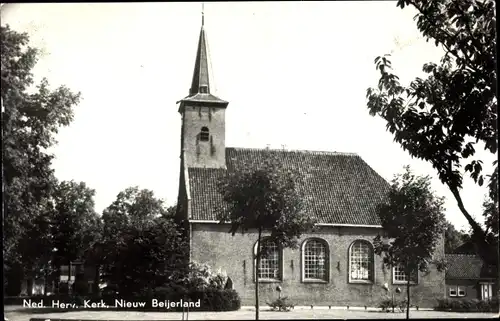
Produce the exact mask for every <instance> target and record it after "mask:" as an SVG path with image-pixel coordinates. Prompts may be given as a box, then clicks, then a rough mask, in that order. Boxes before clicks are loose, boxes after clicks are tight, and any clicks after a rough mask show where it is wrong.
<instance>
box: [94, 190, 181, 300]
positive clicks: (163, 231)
mask: <svg viewBox="0 0 500 321" xmlns="http://www.w3.org/2000/svg"><path fill="white" fill-rule="evenodd" d="M172 213H175V209H172V208H166V207H165V206H164V204H163V201H162V200H160V199H157V198H156V197H155V196H154V194H153V192H152V191H150V190H146V189H143V190H139V188H138V187H130V188H127V189H125V190H124V191H122V192H120V193H119V194H118V196H117V199H116V200H115V201H114V202H113V203H112V204H111V205H110V206H109V207H108V208H106V209H105V210H104V213H103V222H104V226H103V228H104V229H103V239H102V242H103V246H104V250H103V252H104V265H105V266H104V270H105V279H106V280H107V281H109V282H110V283H111V284H115V285H118V286H119V289H120V292H121V293H124V294H133V293H138V292H140V291H143V290H144V289H154V288H155V287H159V286H163V285H165V283H167V282H168V280H169V276H170V275H172V274H173V272H176V271H178V270H180V269H181V267H182V264H183V263H184V261H185V258H186V257H188V255H187V250H188V246H187V243H186V240H185V239H184V238H183V237H182V235H183V234H182V230H181V228H180V227H179V226H178V225H176V224H175V222H174V217H173V215H172Z"/></svg>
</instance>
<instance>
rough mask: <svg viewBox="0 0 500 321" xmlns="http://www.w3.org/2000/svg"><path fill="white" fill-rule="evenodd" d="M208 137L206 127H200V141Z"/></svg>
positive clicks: (205, 140) (208, 133)
mask: <svg viewBox="0 0 500 321" xmlns="http://www.w3.org/2000/svg"><path fill="white" fill-rule="evenodd" d="M209 138H210V132H209V131H208V127H201V132H200V140H201V141H202V142H208V139H209Z"/></svg>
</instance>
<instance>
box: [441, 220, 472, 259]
mask: <svg viewBox="0 0 500 321" xmlns="http://www.w3.org/2000/svg"><path fill="white" fill-rule="evenodd" d="M444 235H445V242H444V252H445V253H453V252H454V251H455V249H456V248H458V247H459V246H461V245H462V244H463V243H464V242H465V241H466V240H467V235H466V233H464V232H461V231H457V229H456V228H455V226H454V225H453V224H451V223H450V222H448V221H447V222H446V230H445V234H444Z"/></svg>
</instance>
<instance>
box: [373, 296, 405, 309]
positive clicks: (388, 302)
mask: <svg viewBox="0 0 500 321" xmlns="http://www.w3.org/2000/svg"><path fill="white" fill-rule="evenodd" d="M393 304H394V312H404V311H405V310H406V300H398V299H394V302H393V301H392V298H385V299H383V300H382V301H380V303H379V305H378V307H379V308H380V309H382V311H385V312H392V305H393Z"/></svg>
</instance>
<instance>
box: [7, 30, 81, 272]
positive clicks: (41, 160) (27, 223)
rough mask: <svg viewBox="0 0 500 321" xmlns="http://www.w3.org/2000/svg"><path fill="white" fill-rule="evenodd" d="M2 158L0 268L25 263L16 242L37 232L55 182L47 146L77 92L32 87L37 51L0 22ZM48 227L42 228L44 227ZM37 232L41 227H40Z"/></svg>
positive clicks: (67, 120) (16, 267) (23, 36)
mask: <svg viewBox="0 0 500 321" xmlns="http://www.w3.org/2000/svg"><path fill="white" fill-rule="evenodd" d="M0 57H1V58H0V59H1V86H0V91H1V102H2V132H3V155H2V156H3V157H2V167H3V168H2V169H3V179H2V183H3V184H4V191H3V196H4V198H3V209H2V210H3V212H2V213H3V224H4V231H3V232H4V233H3V255H4V269H5V270H6V272H7V271H13V270H21V269H22V267H23V266H24V265H25V264H24V263H25V262H22V261H21V259H22V258H23V257H26V256H22V255H18V253H20V252H21V249H19V248H18V246H22V247H24V245H20V243H19V242H20V241H21V240H22V239H23V238H25V239H26V237H27V236H26V235H27V234H26V233H30V232H29V230H31V231H34V230H35V231H36V230H37V228H36V226H34V225H33V223H32V222H34V221H36V220H37V219H38V218H39V217H40V216H43V215H45V214H44V213H45V212H46V208H45V205H44V204H46V203H48V202H49V201H50V195H51V193H52V191H53V188H54V186H55V180H54V176H53V170H52V169H51V168H50V164H51V161H52V159H53V157H54V156H53V155H51V154H49V153H47V149H48V148H50V147H51V146H53V145H54V144H55V143H56V141H55V139H54V136H55V135H56V134H57V132H58V129H59V128H60V127H61V126H67V125H69V123H70V122H71V121H72V119H73V106H74V105H76V104H78V101H79V98H80V95H79V94H75V93H72V92H71V91H70V90H69V89H68V88H66V87H64V86H62V87H59V88H57V89H56V90H54V91H51V90H50V89H49V84H48V81H47V80H46V79H43V80H42V81H41V82H40V83H39V84H38V86H37V87H36V88H33V89H35V90H34V91H33V92H28V89H31V88H32V87H33V85H34V81H33V75H32V73H31V70H32V69H33V67H34V66H35V64H36V62H37V57H38V51H37V50H36V49H35V48H32V47H30V46H29V38H28V36H27V34H26V33H18V32H16V31H14V30H11V29H10V27H9V26H8V25H7V26H1V27H0ZM46 230H47V229H46ZM39 231H40V232H41V231H42V230H40V229H39Z"/></svg>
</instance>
